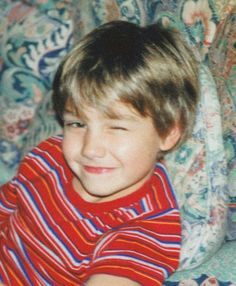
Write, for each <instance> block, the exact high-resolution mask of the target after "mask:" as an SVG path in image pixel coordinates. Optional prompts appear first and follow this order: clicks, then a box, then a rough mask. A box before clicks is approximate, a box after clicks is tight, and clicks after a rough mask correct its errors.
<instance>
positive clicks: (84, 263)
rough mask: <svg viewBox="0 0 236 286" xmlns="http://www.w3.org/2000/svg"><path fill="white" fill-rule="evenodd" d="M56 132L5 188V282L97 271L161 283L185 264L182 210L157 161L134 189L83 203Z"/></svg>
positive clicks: (0, 206) (1, 204) (0, 213)
mask: <svg viewBox="0 0 236 286" xmlns="http://www.w3.org/2000/svg"><path fill="white" fill-rule="evenodd" d="M61 141H62V138H61V137H52V138H49V139H48V140H46V141H44V142H42V143H41V144H39V146H37V147H36V148H34V149H33V150H32V152H30V153H29V154H28V155H27V156H26V157H25V159H24V160H23V162H22V163H21V166H20V168H19V172H18V174H17V176H16V177H15V178H14V179H13V180H12V181H11V182H10V183H7V184H5V185H4V186H2V187H1V189H0V281H1V280H2V281H3V282H4V283H5V284H6V285H9V286H10V285H12V286H27V285H33V286H39V285H40V286H47V285H54V286H59V285H60V286H61V285H66V286H74V285H76V286H78V285H84V283H85V281H86V280H87V279H88V278H89V277H90V276H91V275H93V274H101V273H104V274H111V275H118V276H123V277H127V278H129V279H131V280H134V281H137V282H139V283H140V284H141V285H146V286H150V285H152V286H155V285H162V283H163V280H164V279H165V278H167V277H168V276H169V275H170V274H171V273H173V272H174V271H175V269H176V268H177V267H178V264H179V255H180V246H181V225H180V213H179V210H178V207H177V203H176V199H175V196H174V194H173V189H172V187H171V184H170V181H169V179H168V176H167V173H166V170H165V168H164V166H163V165H162V164H159V163H158V164H157V166H156V168H155V171H154V174H153V175H152V177H151V178H150V179H149V180H148V181H147V182H146V183H145V184H144V185H143V186H142V187H141V188H140V189H138V190H137V191H136V192H134V193H132V194H129V195H127V196H125V197H123V198H119V199H116V200H114V201H109V202H102V203H91V202H86V201H84V200H83V199H82V198H81V197H80V196H79V194H78V193H76V192H75V191H74V189H73V187H72V177H73V174H72V172H71V170H70V169H69V167H68V166H67V164H66V162H65V159H64V157H63V154H62V149H61Z"/></svg>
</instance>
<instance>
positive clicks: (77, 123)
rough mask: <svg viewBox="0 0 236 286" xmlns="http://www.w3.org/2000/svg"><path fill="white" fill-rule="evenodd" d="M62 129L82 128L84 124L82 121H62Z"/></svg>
mask: <svg viewBox="0 0 236 286" xmlns="http://www.w3.org/2000/svg"><path fill="white" fill-rule="evenodd" d="M64 127H67V128H84V127H85V124H84V123H83V122H82V121H64Z"/></svg>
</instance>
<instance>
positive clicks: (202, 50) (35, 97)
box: [0, 0, 236, 285]
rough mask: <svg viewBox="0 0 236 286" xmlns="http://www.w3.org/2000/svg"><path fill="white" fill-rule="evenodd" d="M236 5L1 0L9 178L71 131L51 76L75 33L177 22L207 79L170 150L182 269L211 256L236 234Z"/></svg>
mask: <svg viewBox="0 0 236 286" xmlns="http://www.w3.org/2000/svg"><path fill="white" fill-rule="evenodd" d="M235 13H236V12H235V0H217V1H213V0H172V1H170V0H165V1H161V0H160V1H157V0H142V1H141V0H67V1H66V0H64V1H62V0H60V1H56V0H54V1H53V0H34V1H30V0H24V1H23V0H22V1H16V0H15V1H10V0H3V1H1V2H0V184H3V183H4V182H6V181H7V180H9V179H10V178H11V177H12V176H14V174H15V172H16V170H17V167H18V164H19V162H20V160H21V159H22V157H23V156H24V154H25V153H26V152H28V151H29V150H30V149H31V148H32V147H33V146H35V145H36V144H37V143H38V142H40V141H41V140H43V139H45V138H46V137H48V136H50V135H53V134H56V133H60V132H61V128H60V126H59V125H58V123H57V121H56V119H55V116H54V113H53V110H52V106H51V98H50V91H51V83H52V79H53V76H54V73H55V70H56V67H57V65H58V63H59V62H60V60H61V59H62V57H63V56H64V55H65V54H66V53H67V52H68V51H69V50H70V48H71V47H72V45H73V43H74V42H76V41H78V40H79V39H80V38H81V37H82V36H83V35H84V34H86V33H87V32H89V31H90V30H92V29H93V28H95V27H96V26H98V25H100V24H102V23H104V22H107V21H110V20H115V19H124V20H128V21H131V22H135V23H138V24H141V25H145V24H151V23H155V22H157V21H159V22H161V23H162V24H163V25H166V26H168V25H170V26H173V27H176V28H177V29H179V30H180V31H181V32H182V33H183V35H184V37H185V39H186V40H187V41H188V43H189V44H190V45H191V47H192V48H193V51H194V53H195V54H196V57H197V58H198V60H199V63H200V71H199V72H200V85H201V101H200V103H199V108H198V116H197V122H196V126H195V129H194V132H193V136H192V138H191V139H190V140H189V141H188V142H186V144H185V145H183V146H182V147H181V148H180V149H179V150H177V151H175V152H174V153H172V154H171V155H169V156H168V157H167V159H166V164H167V166H168V169H169V171H170V175H171V177H172V180H173V184H174V187H175V189H176V192H177V197H178V200H179V205H180V207H181V211H182V216H183V250H182V256H181V266H180V270H181V269H188V268H190V269H191V268H193V267H196V266H197V265H199V264H201V263H203V262H204V261H206V260H209V258H210V257H211V256H212V255H214V254H215V253H216V252H217V250H218V249H219V248H220V246H221V245H222V244H223V242H224V240H225V235H227V238H228V239H235V238H236V193H235V189H236V171H235V170H236V168H235V165H236V132H235V128H236V127H235V126H236V122H235V121H236V119H235V112H236V106H235V104H236V94H235V92H236V74H235V73H236V60H235V59H236V44H235V43H236V28H235V27H236V26H235V25H236V14H235ZM227 204H228V206H229V212H228V220H226V216H227V211H228V209H227ZM227 223H228V226H227ZM233 243H235V242H233ZM233 249H235V250H234V253H235V252H236V246H235V244H234V248H233V247H232V248H231V250H232V251H233ZM235 255H236V254H235ZM216 257H217V256H216ZM214 258H215V256H214ZM224 260H226V257H224ZM210 261H211V260H210ZM205 263H207V262H205ZM220 266H222V265H220ZM220 266H219V267H220ZM206 269H207V268H206ZM202 270H204V268H202ZM207 270H209V269H207ZM224 270H225V269H224ZM225 271H226V270H225ZM229 271H230V270H229ZM179 273H183V272H182V271H180V272H179ZM191 273H193V272H191ZM199 273H200V272H198V274H199ZM214 274H215V273H213V274H212V275H214ZM186 275H190V276H191V274H189V273H188V274H186ZM199 275H200V274H199ZM217 275H218V274H217ZM190 276H188V277H189V278H191V277H190ZM201 277H202V276H201ZM225 277H227V274H225V276H224V277H219V278H223V279H225ZM182 278H183V277H182ZM182 278H181V276H178V273H177V276H176V279H182ZM230 278H231V281H232V279H233V277H231V276H230ZM185 279H186V277H185ZM206 279H207V278H206ZM234 279H235V281H234V282H235V283H236V278H234ZM202 281H205V279H203V280H202V279H200V280H198V281H195V283H196V284H191V285H198V284H200V283H203V284H202V285H204V282H202ZM212 281H213V280H212ZM224 281H225V280H224ZM182 282H183V281H182ZM182 282H178V283H182ZM208 282H209V281H208ZM208 282H207V283H208ZM170 283H173V281H172V282H170ZM172 285H173V284H172ZM181 285H182V284H181ZM183 285H184V284H183ZM186 285H187V284H186ZM188 285H190V284H188Z"/></svg>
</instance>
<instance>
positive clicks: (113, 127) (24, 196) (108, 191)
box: [0, 21, 198, 286]
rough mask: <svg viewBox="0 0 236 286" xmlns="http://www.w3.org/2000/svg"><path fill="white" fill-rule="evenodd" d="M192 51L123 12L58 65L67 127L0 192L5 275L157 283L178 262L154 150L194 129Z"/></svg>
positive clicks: (8, 278) (177, 229) (17, 280)
mask: <svg viewBox="0 0 236 286" xmlns="http://www.w3.org/2000/svg"><path fill="white" fill-rule="evenodd" d="M197 86H198V76H197V66H196V63H195V60H194V58H193V56H192V54H191V52H190V50H189V48H188V47H187V45H186V44H185V43H184V42H183V41H182V39H181V37H180V35H179V34H178V33H177V32H176V31H169V30H166V29H164V28H161V27H160V26H159V25H152V26H148V27H139V26H137V25H135V24H131V23H128V22H123V21H115V22H111V23H107V24H104V25H102V26H100V27H99V28H97V29H95V30H94V31H93V32H91V33H90V34H88V35H86V36H85V37H84V38H83V39H82V40H81V41H80V43H78V45H76V46H75V48H74V49H73V50H72V51H71V52H70V54H69V55H68V56H67V57H66V58H65V60H64V61H63V62H62V63H61V65H60V66H59V69H58V71H57V74H56V76H55V80H54V85H53V101H54V106H55V110H56V112H57V115H58V117H59V119H60V120H61V121H62V123H63V126H64V127H63V130H64V132H63V136H62V137H60V136H58V137H52V138H50V139H48V140H46V141H44V142H42V143H41V144H40V145H39V146H38V147H36V148H34V149H33V151H32V152H31V153H30V154H29V155H27V156H26V158H25V159H24V161H23V162H22V163H21V166H20V168H19V172H18V174H17V176H16V177H15V178H14V180H13V181H12V182H10V183H8V184H6V185H4V186H3V187H2V188H1V193H0V194H1V195H0V199H1V202H0V219H1V222H0V225H1V236H0V261H1V263H0V281H2V282H3V283H4V284H5V285H13V286H15V285H17V286H21V285H22V286H27V285H33V286H36V285H37V286H38V285H56V286H59V285H66V286H70V285H86V286H106V285H111V284H112V285H113V286H116V285H119V286H121V285H123V286H126V285H127V286H137V285H146V286H150V285H152V286H155V285H162V283H163V281H164V279H166V278H167V277H168V276H169V275H170V274H171V273H173V272H174V271H175V269H176V268H177V267H178V263H179V254H180V246H181V226H180V214H179V210H178V207H177V203H176V200H175V196H174V194H173V190H172V187H171V184H170V181H169V179H168V176H167V173H166V170H165V167H164V166H163V165H162V163H160V162H159V160H160V159H161V158H162V156H163V155H164V153H166V152H168V151H169V150H171V149H173V148H174V147H176V146H178V145H179V144H181V143H182V142H183V141H184V140H185V139H186V138H187V137H188V136H189V134H190V133H191V129H192V126H193V123H194V119H195V111H196V104H197V99H198V87H197Z"/></svg>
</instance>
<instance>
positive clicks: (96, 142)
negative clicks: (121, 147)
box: [82, 131, 106, 159]
mask: <svg viewBox="0 0 236 286" xmlns="http://www.w3.org/2000/svg"><path fill="white" fill-rule="evenodd" d="M105 153H106V148H105V144H104V141H103V138H102V134H100V133H99V132H96V131H95V132H92V131H87V132H86V134H85V136H84V140H83V146H82V155H83V156H85V157H87V158H90V159H92V158H102V157H104V156H105Z"/></svg>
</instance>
